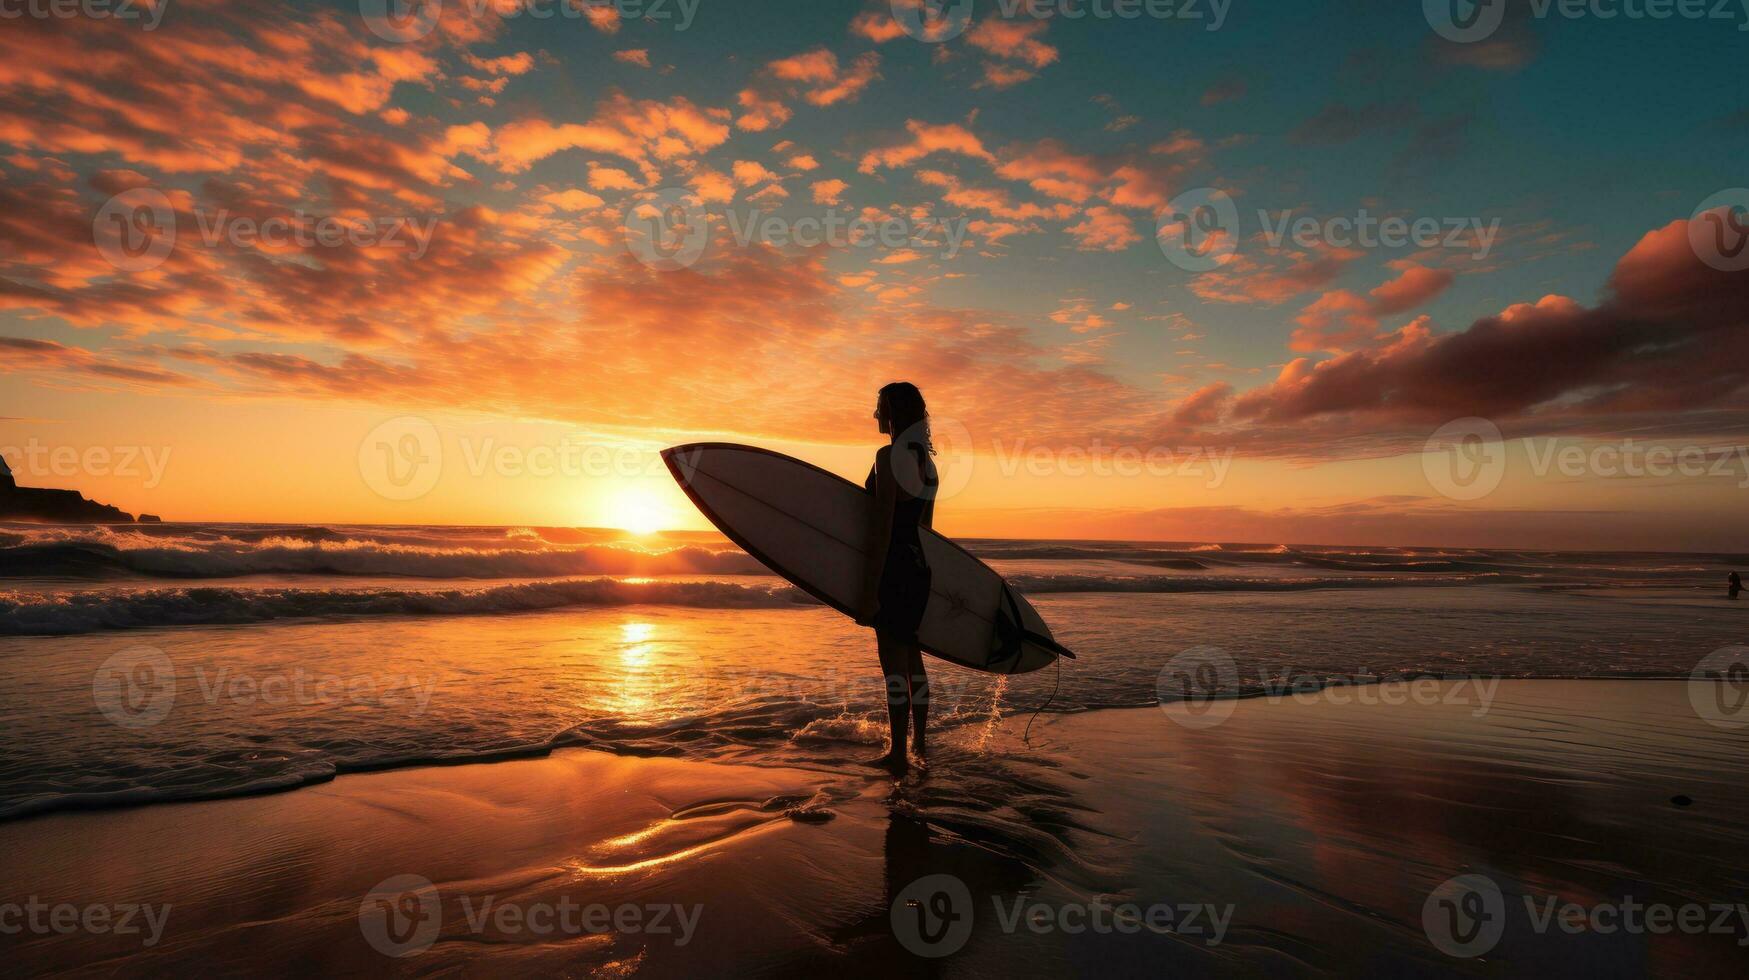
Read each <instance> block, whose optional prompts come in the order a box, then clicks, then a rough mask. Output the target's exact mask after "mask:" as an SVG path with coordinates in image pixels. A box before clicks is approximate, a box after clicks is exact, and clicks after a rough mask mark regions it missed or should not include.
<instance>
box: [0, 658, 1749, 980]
mask: <svg viewBox="0 0 1749 980" xmlns="http://www.w3.org/2000/svg"><path fill="white" fill-rule="evenodd" d="M1430 691H1431V695H1429V692H1430ZM1393 693H1394V694H1395V695H1396V696H1393ZM1391 701H1404V702H1407V703H1387V702H1391ZM1363 702H1364V703H1363ZM1417 702H1420V703H1417ZM1228 709H1230V715H1227V714H1225V713H1226V712H1227V711H1228ZM1211 711H1215V712H1217V713H1219V714H1220V715H1222V717H1216V716H1212V715H1211V714H1210V712H1211ZM1025 720H1026V719H1025V718H1011V719H1008V720H1006V721H1005V722H1004V723H1003V724H1002V725H1001V726H999V727H997V728H991V729H982V730H981V729H978V728H976V727H966V728H962V729H959V730H957V731H954V732H951V733H949V734H948V736H947V738H946V739H945V740H944V741H943V742H942V744H940V745H939V746H937V747H936V750H935V753H936V756H935V759H934V760H933V764H932V766H931V768H930V770H929V771H928V772H927V773H926V774H923V775H921V776H913V777H911V778H909V779H907V780H905V781H904V782H903V783H900V784H897V785H895V784H894V783H893V782H892V781H891V780H888V779H885V778H881V777H879V776H877V775H875V774H873V773H865V772H862V771H858V770H853V769H831V768H802V767H790V768H784V767H775V766H755V765H746V764H734V763H714V762H698V761H683V760H677V759H668V758H636V757H626V756H616V755H610V754H607V753H604V752H597V751H590V750H586V749H567V750H563V751H560V752H556V753H555V754H553V755H552V756H550V757H547V758H538V759H524V760H516V761H509V762H503V763H498V764H491V765H466V766H452V767H426V768H419V769H407V770H397V771H390V772H381V773H364V774H356V775H347V776H342V777H340V778H338V779H335V780H334V781H332V782H330V783H326V784H322V785H318V786H313V787H306V788H303V789H299V790H296V791H292V792H287V793H280V794H273V795H266V796H255V797H247V798H240V799H229V800H218V801H211V802H200V803H182V804H169V805H158V806H148V807H140V808H135V809H122V810H107V811H97V812H87V813H61V814H51V815H45V816H41V817H36V818H29V819H24V820H19V821H14V822H10V823H6V824H0V850H4V852H5V853H6V854H7V858H6V864H7V867H8V871H7V873H6V875H5V878H6V882H7V887H6V889H5V895H4V896H0V902H12V903H16V904H17V905H19V906H21V907H22V906H24V905H25V904H26V903H27V902H29V901H30V900H31V899H33V898H34V899H35V900H36V903H37V904H38V910H37V913H36V919H37V922H38V923H39V926H38V927H34V928H33V927H32V926H30V925H29V923H25V928H24V929H23V931H22V932H20V933H19V934H16V935H10V936H8V937H7V939H6V946H7V949H8V961H9V962H8V972H9V973H16V974H20V975H38V974H43V973H49V972H54V971H63V970H75V971H78V972H81V973H105V974H109V973H118V972H119V973H128V974H133V973H137V972H141V971H170V970H184V969H200V968H204V970H206V971H212V972H220V973H232V972H238V973H241V972H250V973H256V974H267V975H291V974H307V973H311V972H317V971H319V972H321V973H330V974H341V975H379V974H382V973H384V972H393V973H396V974H403V973H404V974H416V975H426V974H440V973H442V974H449V973H461V974H471V975H485V974H488V973H491V974H502V973H504V972H507V971H519V972H520V971H542V972H545V971H558V972H565V973H568V974H577V975H603V976H624V975H631V974H642V975H653V976H698V975H704V974H712V975H743V974H766V975H782V974H793V973H798V972H822V971H828V970H829V971H832V972H833V973H835V974H841V975H857V976H861V975H894V974H895V973H900V974H930V973H939V974H941V975H947V976H1011V975H1040V974H1056V975H1065V974H1070V975H1072V974H1077V973H1079V974H1088V975H1091V974H1096V973H1097V974H1101V975H1103V974H1106V973H1115V974H1116V975H1143V974H1146V975H1161V974H1190V975H1211V974H1217V973H1218V974H1237V975H1248V976H1259V975H1279V974H1282V973H1287V974H1294V975H1335V974H1347V973H1351V972H1354V971H1371V972H1380V971H1388V972H1390V973H1392V974H1396V975H1402V974H1405V973H1413V974H1421V975H1428V974H1442V973H1459V974H1470V975H1475V974H1483V975H1491V976H1495V975H1505V974H1507V973H1511V974H1514V975H1524V974H1542V975H1554V976H1614V975H1620V976H1630V975H1633V976H1638V975H1645V974H1647V973H1650V974H1652V975H1657V976H1672V977H1674V976H1684V977H1687V976H1726V975H1733V976H1734V975H1741V973H1742V967H1743V965H1744V964H1745V963H1749V946H1745V945H1744V943H1746V942H1749V922H1746V921H1745V920H1744V919H1743V917H1742V915H1741V909H1740V907H1739V903H1749V850H1746V849H1745V845H1746V844H1749V778H1746V777H1749V760H1746V756H1745V750H1746V749H1749V729H1726V728H1722V727H1718V726H1715V725H1713V724H1709V723H1707V722H1706V721H1703V720H1702V719H1701V717H1700V716H1699V714H1698V713H1697V712H1696V710H1695V708H1694V706H1693V705H1692V704H1691V702H1690V690H1689V686H1688V685H1687V684H1685V683H1680V682H1662V681H1633V682H1618V681H1505V682H1501V683H1499V685H1498V687H1497V688H1495V689H1493V690H1492V693H1491V694H1489V695H1488V696H1487V698H1486V700H1484V699H1483V697H1482V692H1481V691H1479V690H1471V691H1469V692H1467V693H1465V692H1461V691H1460V690H1458V689H1456V688H1455V687H1454V685H1453V684H1452V683H1450V682H1448V683H1446V684H1444V685H1441V686H1438V687H1435V688H1432V689H1429V688H1426V687H1423V688H1422V696H1421V697H1419V698H1416V697H1411V696H1410V692H1409V690H1408V689H1407V688H1406V687H1404V686H1403V685H1394V686H1387V687H1383V688H1370V689H1349V690H1346V691H1339V692H1335V693H1332V692H1326V693H1324V694H1320V695H1317V696H1305V697H1301V698H1297V699H1282V700H1276V701H1271V700H1267V699H1252V700H1245V701H1237V702H1227V703H1224V704H1220V705H1217V706H1214V707H1213V708H1211V707H1208V706H1204V707H1202V708H1200V709H1198V708H1196V707H1192V706H1174V707H1171V708H1165V709H1161V708H1147V709H1133V710H1106V711H1094V712H1087V713H1084V714H1076V715H1064V716H1054V717H1053V716H1044V717H1041V718H1040V719H1039V720H1038V722H1037V723H1036V724H1035V725H1034V727H1033V730H1032V743H1033V744H1032V745H1031V746H1030V747H1029V746H1027V745H1024V744H1022V743H1021V741H1020V738H1019V732H1020V730H1021V727H1022V726H1023V725H1024V724H1025ZM1184 722H1188V723H1189V724H1185V723H1184ZM1210 722H1217V723H1214V724H1210ZM1678 794H1681V795H1684V796H1686V797H1689V798H1691V799H1692V803H1691V804H1690V805H1688V806H1677V805H1675V804H1673V803H1672V802H1671V798H1672V797H1673V796H1676V795H1678ZM943 874H945V875H950V876H952V879H953V880H954V881H956V882H957V886H955V885H952V884H951V883H950V884H949V885H946V886H943V885H941V884H940V882H932V883H926V884H925V886H924V887H923V888H922V889H921V890H919V889H917V888H913V887H912V884H913V882H915V881H916V880H917V879H920V878H925V877H927V876H931V875H943ZM1458 875H1480V876H1483V878H1485V879H1486V881H1488V882H1490V883H1492V884H1494V885H1495V886H1496V887H1498V889H1499V892H1500V895H1501V900H1502V904H1501V905H1499V906H1497V907H1494V908H1495V909H1497V910H1498V912H1499V915H1498V917H1499V919H1500V921H1501V927H1502V928H1501V932H1500V934H1499V935H1498V937H1497V938H1495V939H1494V941H1493V942H1491V943H1488V944H1487V945H1488V948H1487V949H1486V951H1485V952H1483V953H1481V954H1480V955H1476V956H1473V957H1469V958H1457V957H1454V956H1452V955H1449V954H1448V952H1445V951H1442V950H1441V949H1440V948H1439V946H1438V944H1437V943H1436V941H1435V939H1434V938H1430V936H1431V935H1433V934H1434V933H1437V932H1440V930H1441V927H1440V926H1439V925H1438V915H1439V914H1443V913H1437V912H1436V914H1435V918H1434V919H1433V920H1428V921H1434V923H1435V924H1434V925H1433V926H1431V927H1429V926H1428V925H1426V924H1425V921H1424V916H1423V913H1424V911H1426V910H1427V909H1428V908H1429V907H1430V903H1429V896H1430V895H1431V894H1432V893H1433V892H1435V890H1436V889H1438V888H1439V887H1440V885H1441V883H1442V882H1445V881H1447V880H1448V879H1450V878H1452V877H1453V876H1458ZM425 882H429V883H430V888H429V889H427V888H426V887H425ZM1472 882H1473V879H1472ZM907 889H910V890H907ZM956 889H957V890H956ZM940 896H946V897H945V898H942V897H940ZM1442 897H1447V898H1449V897H1451V896H1450V895H1449V894H1447V893H1442ZM911 898H916V899H917V900H918V903H917V904H916V905H911V904H907V901H906V900H907V899H911ZM1527 898H1528V899H1529V900H1530V903H1531V905H1530V907H1529V908H1527V906H1526V899H1527ZM1439 900H1440V897H1436V898H1435V901H1434V904H1433V906H1432V907H1434V908H1435V909H1439V908H1441V906H1439V905H1438V901H1439ZM1551 900H1552V901H1553V902H1554V903H1555V907H1557V908H1558V907H1559V906H1560V905H1563V904H1565V903H1568V902H1571V903H1576V904H1577V906H1578V907H1579V909H1580V910H1582V912H1583V913H1584V914H1585V915H1587V916H1588V917H1590V918H1591V921H1593V922H1601V923H1602V924H1603V925H1604V926H1605V927H1607V926H1608V924H1609V922H1610V921H1611V920H1610V919H1609V918H1608V917H1607V916H1604V917H1600V918H1599V917H1592V916H1591V913H1593V912H1595V911H1596V910H1598V909H1599V908H1605V907H1607V908H1611V909H1618V910H1619V909H1621V908H1624V907H1625V908H1629V909H1632V908H1633V907H1634V906H1635V905H1638V906H1642V907H1644V906H1669V907H1671V908H1672V910H1673V913H1672V914H1678V913H1680V910H1681V908H1682V907H1684V906H1689V905H1695V906H1701V907H1706V908H1709V909H1710V908H1711V907H1713V906H1715V905H1716V906H1720V907H1722V908H1725V909H1727V910H1729V911H1731V912H1732V915H1731V916H1730V917H1728V918H1727V917H1722V916H1720V915H1718V914H1713V913H1709V914H1708V915H1707V921H1706V925H1707V927H1708V928H1716V929H1717V931H1716V932H1702V933H1701V934H1683V933H1681V932H1680V931H1676V930H1675V929H1674V928H1673V929H1672V930H1671V931H1667V932H1663V933H1649V932H1645V931H1643V930H1635V931H1628V930H1622V929H1615V930H1606V929H1601V928H1593V927H1591V926H1586V927H1585V928H1582V929H1580V930H1578V931H1567V930H1566V929H1563V928H1562V927H1561V926H1560V925H1559V924H1555V925H1552V926H1549V927H1547V928H1544V929H1542V930H1540V931H1539V930H1538V928H1537V927H1536V923H1535V915H1533V913H1532V911H1531V909H1536V910H1541V909H1544V908H1548V907H1550V906H1549V904H1548V903H1549V902H1550V901H1551ZM488 902H490V903H491V904H490V905H488V904H487V903H488ZM943 903H945V904H943ZM956 903H964V904H963V905H961V904H956ZM895 904H897V907H898V912H897V914H896V916H895V913H894V911H893V910H894V907H895ZM59 905H71V906H73V907H74V908H75V911H74V912H65V913H61V915H62V918H61V919H60V920H58V921H59V923H60V924H61V925H63V926H64V925H67V924H69V923H71V929H70V931H68V932H65V933H62V932H58V931H56V922H57V920H56V918H55V916H56V912H55V911H54V907H55V906H59ZM136 905H143V906H147V907H149V909H150V911H149V912H142V911H138V910H136V911H134V912H133V913H131V914H130V913H128V911H127V910H128V908H129V907H132V906H136ZM166 905H167V906H169V908H168V910H167V911H166V910H165V908H164V906H166ZM93 907H101V908H102V909H103V913H102V914H103V915H107V916H109V917H110V920H111V921H110V922H109V923H108V924H107V925H103V924H101V923H98V921H97V919H96V918H93V917H92V916H93V913H92V908H93ZM361 909H362V911H361ZM934 912H941V913H943V915H941V916H940V917H939V918H935V917H933V913H934ZM968 912H969V914H966V913H968ZM920 913H922V914H921V915H920ZM20 914H21V913H14V918H13V919H11V920H8V919H5V918H4V917H0V925H5V924H7V922H9V921H10V922H21V921H23V920H21V919H19V918H18V916H19V915H20ZM72 915H78V916H82V917H84V918H83V924H81V923H80V922H73V921H72V919H70V918H68V916H72ZM124 915H126V916H127V917H128V924H129V925H130V926H132V927H133V928H135V929H138V930H139V931H138V932H132V933H127V934H116V927H117V926H119V925H120V924H121V922H120V920H121V918H122V917H123V916H124ZM1167 917H1170V919H1171V921H1170V923H1169V924H1168V923H1167V921H1166V920H1167ZM1575 921H1576V920H1575ZM153 922H156V923H158V926H160V927H161V930H160V931H157V935H156V941H155V942H153V943H151V944H150V945H147V944H146V942H147V940H149V939H151V938H152V935H153V932H152V923H153ZM42 923H47V925H46V926H42V925H41V924H42ZM1150 924H1151V925H1152V928H1150ZM1468 924H1472V923H1464V925H1468ZM956 930H957V931H956ZM1445 931H1446V932H1447V933H1449V931H1450V930H1449V929H1447V930H1445ZM1460 931H1462V930H1461V929H1460ZM1436 938H1444V939H1445V940H1447V941H1448V942H1450V941H1452V940H1453V939H1454V937H1452V936H1451V935H1444V936H1443V937H1436ZM1455 938H1456V939H1462V938H1464V937H1463V936H1457V937H1455ZM1483 938H1484V939H1485V938H1486V937H1485V936H1484V937H1483ZM920 943H921V946H919V944H920ZM396 952H405V953H410V954H411V955H406V956H404V957H401V958H391V956H390V955H389V954H391V953H396ZM920 953H923V954H943V955H940V956H927V955H919V954H920Z"/></svg>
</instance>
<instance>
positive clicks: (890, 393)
mask: <svg viewBox="0 0 1749 980" xmlns="http://www.w3.org/2000/svg"><path fill="white" fill-rule="evenodd" d="M880 404H881V411H882V412H884V413H885V414H886V419H887V431H888V432H889V433H891V434H892V436H893V444H894V445H905V446H921V447H923V448H924V449H925V450H927V451H928V452H929V455H931V456H933V455H935V446H934V444H933V443H932V442H931V441H930V433H929V406H927V405H925V404H923V392H921V391H918V390H917V386H916V385H914V384H912V383H911V382H909V381H895V382H893V383H892V384H890V385H887V386H886V387H884V388H882V389H881V394H880Z"/></svg>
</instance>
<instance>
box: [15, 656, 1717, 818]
mask: <svg viewBox="0 0 1749 980" xmlns="http://www.w3.org/2000/svg"><path fill="white" fill-rule="evenodd" d="M189 628H190V629H199V628H202V627H189ZM1694 680H1696V678H1695V677H1694V676H1692V675H1675V674H1669V675H1665V674H1627V673H1621V674H1589V675H1570V676H1559V675H1540V674H1539V675H1503V674H1458V673H1452V672H1433V671H1418V672H1405V673H1403V674H1398V675H1388V676H1387V675H1381V676H1373V677H1360V678H1319V679H1317V681H1318V683H1316V684H1313V685H1303V684H1302V685H1299V686H1294V687H1292V688H1291V689H1289V688H1286V687H1281V686H1272V685H1265V686H1263V687H1261V688H1253V687H1247V688H1246V689H1244V690H1239V691H1230V692H1216V693H1213V694H1206V695H1205V694H1196V695H1192V696H1189V697H1180V698H1174V699H1171V700H1165V699H1157V700H1154V701H1152V702H1143V703H1134V704H1099V705H1091V706H1072V707H1044V708H1040V709H1037V711H1036V717H1038V718H1039V719H1041V720H1042V719H1045V718H1051V717H1064V716H1073V715H1084V714H1092V713H1096V712H1106V711H1144V710H1151V709H1161V708H1165V707H1167V706H1169V705H1189V706H1192V707H1195V706H1197V705H1203V704H1209V703H1225V702H1234V703H1237V702H1263V703H1267V704H1270V705H1279V704H1282V703H1295V702H1303V701H1308V700H1309V701H1314V702H1315V701H1316V700H1317V699H1319V698H1320V696H1325V695H1334V694H1339V693H1340V692H1345V691H1348V690H1354V691H1367V690H1374V691H1379V690H1382V689H1384V688H1386V687H1387V686H1389V685H1402V684H1408V685H1417V684H1422V683H1423V682H1431V683H1433V684H1436V685H1448V684H1453V683H1456V684H1459V685H1462V684H1465V683H1468V682H1486V687H1487V690H1486V692H1478V693H1482V694H1483V697H1484V698H1492V697H1493V693H1494V691H1496V690H1497V689H1498V686H1499V685H1500V684H1502V683H1512V684H1521V683H1533V684H1534V683H1545V682H1546V683H1571V682H1576V681H1580V682H1614V683H1646V682H1664V683H1680V684H1685V685H1686V684H1688V683H1690V682H1692V681H1694ZM1288 683H1296V682H1294V681H1289V682H1288ZM1425 696H1426V695H1425V694H1423V695H1422V697H1424V698H1425ZM1443 696H1444V697H1449V694H1447V695H1443ZM1380 700H1381V701H1382V702H1385V703H1391V702H1390V701H1389V699H1384V698H1381V699H1380ZM1407 700H1411V701H1412V700H1414V695H1409V696H1408V698H1407ZM1363 703H1364V702H1363ZM1033 717H1035V710H1034V709H1032V708H1028V707H1023V706H1014V707H1012V708H1010V709H1009V710H1005V711H1003V712H1001V713H1000V715H999V718H1000V720H1001V721H1003V722H1013V721H1015V720H1016V719H1028V720H1030V719H1032V718H1033ZM983 724H986V722H985V721H982V720H979V719H975V718H964V719H960V720H959V721H958V722H957V723H955V724H954V725H952V726H949V728H948V730H950V731H951V730H952V729H954V728H960V727H966V726H978V725H983ZM1021 727H1023V728H1024V725H1022V726H1021ZM568 734H569V733H568V732H565V731H560V732H557V733H555V734H554V735H552V736H551V737H550V739H549V740H548V741H547V742H546V743H542V744H530V745H526V746H513V747H508V748H504V749H501V750H496V751H486V752H480V753H477V754H467V755H457V756H452V757H420V758H412V759H387V760H363V761H355V760H339V761H332V762H329V763H327V765H328V771H326V772H315V773H289V774H276V775H273V776H267V777H263V778H262V779H260V780H259V782H258V783H254V784H249V785H242V786H234V787H220V788H214V789H212V790H203V791H195V792H192V793H188V794H186V795H175V793H174V791H170V790H165V789H161V788H157V787H130V788H127V789H122V790H116V791H108V792H104V793H100V794H91V795H89V796H83V797H64V798H60V799H51V800H41V801H34V800H33V801H18V802H17V803H15V804H13V805H12V808H11V809H9V810H7V809H0V828H4V827H6V826H8V825H10V824H14V823H20V822H25V821H31V820H40V819H47V818H52V817H55V816H58V815H62V814H78V813H102V812H108V811H116V810H134V809H140V808H145V807H159V806H176V805H180V804H187V803H212V802H219V801H224V800H232V799H250V798H255V797H263V796H276V795H280V794H284V793H291V792H295V791H297V790H300V789H308V788H311V787H316V786H323V785H327V784H329V783H332V782H334V781H335V780H338V779H342V778H345V777H348V776H360V775H371V774H375V773H389V772H405V771H414V770H419V769H425V768H451V767H456V766H474V765H483V766H492V765H500V764H503V763H507V762H517V761H522V760H528V759H542V758H548V757H550V756H552V755H553V754H555V753H559V752H567V751H573V750H580V751H591V752H600V753H602V754H605V755H610V756H616V757H624V758H653V757H663V755H664V754H663V753H660V752H656V751H650V750H645V751H635V750H630V749H627V748H623V747H618V746H612V745H601V746H598V745H592V744H590V743H589V741H567V740H566V737H567V735H568ZM672 757H674V758H684V759H688V760H689V761H698V762H704V763H710V762H712V761H714V760H712V759H711V758H709V757H706V758H701V759H691V757H687V756H682V755H674V756H672ZM167 794H168V795H167Z"/></svg>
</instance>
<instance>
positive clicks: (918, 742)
mask: <svg viewBox="0 0 1749 980" xmlns="http://www.w3.org/2000/svg"><path fill="white" fill-rule="evenodd" d="M905 653H906V654H907V659H908V663H907V666H908V667H909V668H910V677H911V729H912V731H911V738H912V742H911V751H913V752H915V753H916V755H917V758H919V759H921V758H923V756H924V752H923V727H924V723H925V722H927V721H928V720H929V675H928V674H926V673H924V672H923V652H922V651H921V650H919V649H917V644H916V643H911V644H908V645H907V647H906V650H905Z"/></svg>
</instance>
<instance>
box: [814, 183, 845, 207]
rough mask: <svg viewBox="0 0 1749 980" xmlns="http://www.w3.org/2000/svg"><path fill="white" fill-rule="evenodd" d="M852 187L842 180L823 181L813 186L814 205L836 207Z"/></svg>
mask: <svg viewBox="0 0 1749 980" xmlns="http://www.w3.org/2000/svg"><path fill="white" fill-rule="evenodd" d="M849 186H850V185H849V184H847V183H845V182H844V181H842V180H822V181H818V182H816V183H815V184H814V185H813V191H814V203H815V204H828V205H836V204H837V203H838V201H839V199H840V197H842V195H843V194H844V191H845V190H846V189H847V188H848V187H849Z"/></svg>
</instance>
